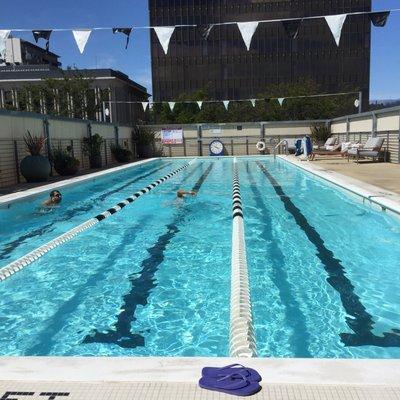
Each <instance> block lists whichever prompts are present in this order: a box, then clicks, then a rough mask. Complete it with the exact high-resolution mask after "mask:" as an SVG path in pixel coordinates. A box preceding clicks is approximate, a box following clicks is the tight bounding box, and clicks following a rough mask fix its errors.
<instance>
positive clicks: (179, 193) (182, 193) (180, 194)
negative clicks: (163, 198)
mask: <svg viewBox="0 0 400 400" xmlns="http://www.w3.org/2000/svg"><path fill="white" fill-rule="evenodd" d="M196 194H197V193H196V192H193V191H189V192H187V191H186V190H183V189H179V190H178V191H177V193H176V195H177V197H178V198H180V199H183V198H185V196H196Z"/></svg>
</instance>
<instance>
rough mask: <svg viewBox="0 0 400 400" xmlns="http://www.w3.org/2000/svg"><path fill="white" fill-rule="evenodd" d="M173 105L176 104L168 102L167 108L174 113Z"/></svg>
mask: <svg viewBox="0 0 400 400" xmlns="http://www.w3.org/2000/svg"><path fill="white" fill-rule="evenodd" d="M175 104H176V103H175V102H174V101H169V102H168V105H169V108H170V110H171V111H174V108H175Z"/></svg>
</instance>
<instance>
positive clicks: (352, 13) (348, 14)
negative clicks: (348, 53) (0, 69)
mask: <svg viewBox="0 0 400 400" xmlns="http://www.w3.org/2000/svg"><path fill="white" fill-rule="evenodd" d="M391 12H400V8H394V9H386V10H373V11H356V12H350V13H345V14H346V15H347V16H352V15H367V14H377V13H391ZM336 15H340V14H329V15H315V16H309V17H296V18H279V19H264V20H255V21H244V22H258V23H259V24H264V23H273V22H284V21H295V20H299V19H301V20H310V19H324V18H325V17H331V16H332V17H333V16H336ZM237 23H238V22H237V21H229V22H215V23H214V22H210V23H209V25H210V26H224V25H236V24H237ZM200 26H201V25H198V24H180V25H171V26H170V27H174V28H196V27H200ZM158 27H161V26H131V27H130V28H132V29H133V30H135V29H154V28H158ZM1 29H2V30H10V31H12V32H32V31H33V30H42V31H46V30H51V31H53V32H70V31H79V30H92V31H112V30H113V29H115V27H93V28H53V29H50V28H40V29H36V28H30V29H29V28H14V29H10V28H1Z"/></svg>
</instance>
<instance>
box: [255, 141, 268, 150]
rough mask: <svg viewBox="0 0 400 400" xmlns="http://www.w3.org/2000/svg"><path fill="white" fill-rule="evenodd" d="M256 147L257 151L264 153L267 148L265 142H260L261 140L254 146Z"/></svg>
mask: <svg viewBox="0 0 400 400" xmlns="http://www.w3.org/2000/svg"><path fill="white" fill-rule="evenodd" d="M256 147H257V150H258V151H264V150H265V149H266V148H267V146H266V145H265V142H262V141H261V140H260V141H259V142H258V143H257V144H256Z"/></svg>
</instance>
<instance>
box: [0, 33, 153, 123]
mask: <svg viewBox="0 0 400 400" xmlns="http://www.w3.org/2000/svg"><path fill="white" fill-rule="evenodd" d="M76 76H79V77H82V79H88V80H90V89H89V90H87V91H86V92H85V93H82V95H79V96H75V97H74V96H72V95H70V94H69V93H59V92H58V93H54V96H53V95H51V96H49V95H48V93H47V94H43V96H42V97H41V98H39V99H37V98H36V100H35V101H33V100H32V101H29V88H30V87H32V86H35V85H40V84H43V82H44V81H45V80H46V79H53V80H63V79H65V78H73V77H76ZM57 90H58V89H57ZM27 93H28V94H27ZM27 97H28V98H27ZM148 98H149V94H148V93H147V90H146V88H145V87H143V86H141V85H139V84H138V83H136V82H134V81H132V80H131V79H129V77H128V76H127V75H125V74H124V73H122V72H120V71H115V70H112V69H82V70H79V69H62V68H61V63H60V62H59V56H58V55H56V54H54V53H51V52H47V51H45V50H44V49H42V48H41V47H38V46H36V45H34V44H33V43H30V42H27V41H24V40H22V39H19V38H11V39H7V41H6V56H5V58H4V62H3V63H2V65H0V108H5V109H8V110H17V111H31V112H40V113H42V114H53V115H61V116H65V117H70V118H82V119H90V120H94V121H103V122H111V123H115V124H120V125H134V124H135V123H137V122H138V121H139V120H144V119H145V115H144V112H143V107H142V105H141V104H132V103H130V102H136V101H138V102H142V101H147V100H148ZM78 101H79V102H80V103H82V102H83V103H85V105H86V107H82V104H79V105H78V104H77V102H78ZM88 105H92V107H89V106H88ZM82 109H84V110H86V111H85V112H82ZM87 110H90V111H87Z"/></svg>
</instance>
